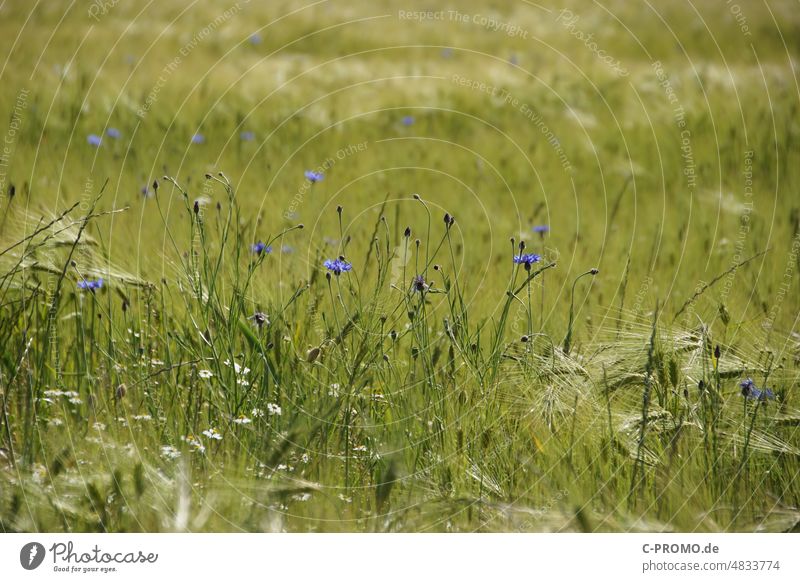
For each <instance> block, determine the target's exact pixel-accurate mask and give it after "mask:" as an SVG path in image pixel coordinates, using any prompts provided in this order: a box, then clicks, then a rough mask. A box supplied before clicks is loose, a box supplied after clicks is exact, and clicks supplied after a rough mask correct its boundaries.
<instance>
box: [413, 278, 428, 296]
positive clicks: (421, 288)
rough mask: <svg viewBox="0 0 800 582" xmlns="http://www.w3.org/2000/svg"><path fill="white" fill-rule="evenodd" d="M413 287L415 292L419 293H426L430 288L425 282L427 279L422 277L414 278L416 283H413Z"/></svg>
mask: <svg viewBox="0 0 800 582" xmlns="http://www.w3.org/2000/svg"><path fill="white" fill-rule="evenodd" d="M411 286H412V287H413V289H414V291H417V292H418V293H424V292H425V291H427V290H428V287H429V285H428V284H427V283H426V282H425V277H423V276H422V275H417V276H416V277H414V281H413V282H412V284H411Z"/></svg>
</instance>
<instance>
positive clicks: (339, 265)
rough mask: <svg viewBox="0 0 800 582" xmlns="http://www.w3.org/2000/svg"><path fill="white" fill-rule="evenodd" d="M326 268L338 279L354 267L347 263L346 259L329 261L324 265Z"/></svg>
mask: <svg viewBox="0 0 800 582" xmlns="http://www.w3.org/2000/svg"><path fill="white" fill-rule="evenodd" d="M322 264H323V265H325V268H326V269H328V270H329V271H331V272H332V273H333V274H334V275H336V276H337V277H338V276H339V275H341V274H342V273H344V272H347V271H349V270H351V269H352V268H353V265H351V264H350V263H348V262H347V261H345V260H344V259H333V260H331V259H328V260H327V261H325V262H324V263H322Z"/></svg>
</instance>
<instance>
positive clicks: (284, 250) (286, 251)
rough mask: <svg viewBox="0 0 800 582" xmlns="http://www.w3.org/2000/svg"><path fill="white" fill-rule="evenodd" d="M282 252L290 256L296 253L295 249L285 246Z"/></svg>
mask: <svg viewBox="0 0 800 582" xmlns="http://www.w3.org/2000/svg"><path fill="white" fill-rule="evenodd" d="M281 252H282V253H284V254H287V255H288V254H290V253H293V252H294V247H293V246H291V245H283V246H282V247H281Z"/></svg>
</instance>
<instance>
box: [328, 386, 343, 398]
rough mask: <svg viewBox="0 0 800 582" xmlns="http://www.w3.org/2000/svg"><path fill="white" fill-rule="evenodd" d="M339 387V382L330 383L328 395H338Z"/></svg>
mask: <svg viewBox="0 0 800 582" xmlns="http://www.w3.org/2000/svg"><path fill="white" fill-rule="evenodd" d="M339 388H341V386H340V385H339V384H331V387H330V389H329V390H328V396H333V397H334V398H336V397H338V396H339Z"/></svg>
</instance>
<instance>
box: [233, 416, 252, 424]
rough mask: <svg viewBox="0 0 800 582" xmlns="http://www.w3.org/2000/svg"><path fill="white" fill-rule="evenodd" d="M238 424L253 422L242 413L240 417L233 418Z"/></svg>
mask: <svg viewBox="0 0 800 582" xmlns="http://www.w3.org/2000/svg"><path fill="white" fill-rule="evenodd" d="M233 422H235V423H236V424H250V423H251V422H253V421H252V420H250V419H249V418H247V417H246V416H245V415H244V414H242V415H240V416H239V418H236V419H234V420H233Z"/></svg>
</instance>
